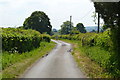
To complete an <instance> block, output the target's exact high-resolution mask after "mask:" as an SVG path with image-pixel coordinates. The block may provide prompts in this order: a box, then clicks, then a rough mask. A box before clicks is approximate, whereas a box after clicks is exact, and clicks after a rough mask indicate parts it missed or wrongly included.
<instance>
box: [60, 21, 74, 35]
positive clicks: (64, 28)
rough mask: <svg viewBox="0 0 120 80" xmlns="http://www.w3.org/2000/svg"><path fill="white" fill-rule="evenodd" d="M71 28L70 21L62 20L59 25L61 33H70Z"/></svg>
mask: <svg viewBox="0 0 120 80" xmlns="http://www.w3.org/2000/svg"><path fill="white" fill-rule="evenodd" d="M72 28H73V23H72V22H70V21H66V22H63V24H62V25H61V34H70V32H71V30H72Z"/></svg>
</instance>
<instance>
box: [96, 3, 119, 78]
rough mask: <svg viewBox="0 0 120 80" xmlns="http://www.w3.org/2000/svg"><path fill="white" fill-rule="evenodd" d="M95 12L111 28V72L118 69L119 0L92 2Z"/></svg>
mask: <svg viewBox="0 0 120 80" xmlns="http://www.w3.org/2000/svg"><path fill="white" fill-rule="evenodd" d="M94 6H95V9H96V12H98V13H99V14H100V17H101V18H103V20H104V22H105V25H106V26H107V27H109V28H111V32H112V36H111V39H112V40H113V43H114V48H113V50H114V51H115V53H114V54H111V55H112V56H111V59H110V60H111V61H110V64H111V66H109V68H110V71H111V72H113V71H114V72H115V73H116V74H118V76H119V75H120V73H118V72H117V70H120V58H119V56H120V10H119V9H120V1H119V2H114V1H113V2H94Z"/></svg>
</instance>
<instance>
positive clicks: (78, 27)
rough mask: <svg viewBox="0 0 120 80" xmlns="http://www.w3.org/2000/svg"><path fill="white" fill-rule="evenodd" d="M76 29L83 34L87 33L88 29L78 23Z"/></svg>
mask: <svg viewBox="0 0 120 80" xmlns="http://www.w3.org/2000/svg"><path fill="white" fill-rule="evenodd" d="M76 28H77V30H78V31H80V32H81V33H86V32H87V31H86V29H85V27H84V25H83V24H82V23H78V24H77V25H76Z"/></svg>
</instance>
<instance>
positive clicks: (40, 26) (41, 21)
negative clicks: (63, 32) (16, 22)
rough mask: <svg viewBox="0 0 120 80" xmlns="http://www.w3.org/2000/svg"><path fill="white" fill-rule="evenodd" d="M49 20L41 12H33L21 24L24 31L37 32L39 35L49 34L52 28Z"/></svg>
mask: <svg viewBox="0 0 120 80" xmlns="http://www.w3.org/2000/svg"><path fill="white" fill-rule="evenodd" d="M49 20H50V19H49V18H48V16H47V15H46V14H45V13H44V12H42V11H35V12H33V13H32V14H31V16H30V17H28V18H27V19H26V20H25V21H24V24H23V27H24V28H25V29H34V30H37V31H39V32H40V33H44V32H47V33H48V34H50V33H51V29H52V26H51V24H50V21H49Z"/></svg>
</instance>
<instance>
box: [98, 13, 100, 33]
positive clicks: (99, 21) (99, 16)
mask: <svg viewBox="0 0 120 80" xmlns="http://www.w3.org/2000/svg"><path fill="white" fill-rule="evenodd" d="M99 32H100V13H99V12H98V33H99Z"/></svg>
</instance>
